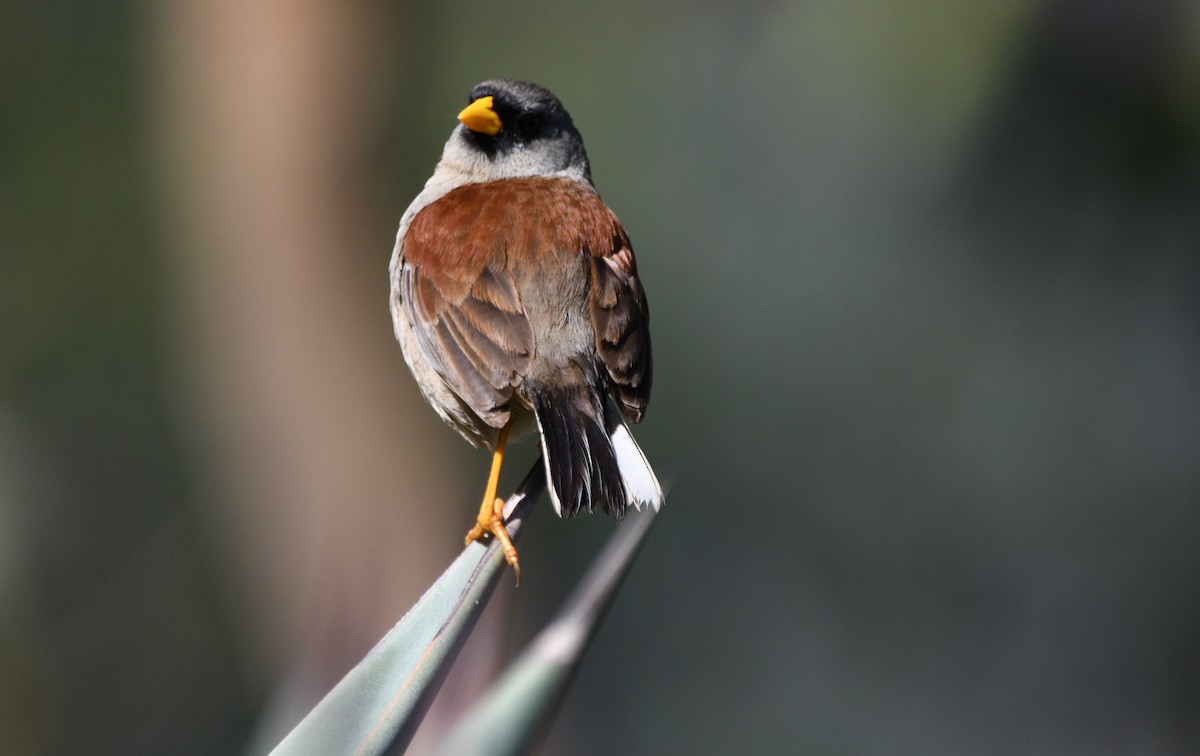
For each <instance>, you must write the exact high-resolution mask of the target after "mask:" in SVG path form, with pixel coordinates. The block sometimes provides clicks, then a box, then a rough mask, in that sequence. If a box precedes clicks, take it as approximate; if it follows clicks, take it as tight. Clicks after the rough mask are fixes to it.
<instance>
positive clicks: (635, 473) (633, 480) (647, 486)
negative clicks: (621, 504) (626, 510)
mask: <svg viewBox="0 0 1200 756" xmlns="http://www.w3.org/2000/svg"><path fill="white" fill-rule="evenodd" d="M609 401H612V400H611V399H609ZM610 438H612V443H613V450H614V451H616V453H617V467H619V468H620V469H621V479H622V480H623V481H624V482H625V492H626V494H627V496H628V498H629V503H630V504H632V505H633V506H634V507H636V508H637V509H641V508H642V505H643V504H649V505H650V506H652V507H654V511H655V512H657V511H658V509H659V507H661V506H662V503H663V492H662V486H660V485H659V484H658V478H656V477H655V476H654V470H653V468H651V467H650V463H649V462H647V461H646V455H645V454H643V453H642V449H641V447H640V446H638V445H637V442H636V441H634V440H633V434H632V433H630V432H629V427H628V426H626V425H625V422H624V421H622V422H621V423H620V424H619V425H617V427H616V428H614V429H613V432H612V434H611V436H610Z"/></svg>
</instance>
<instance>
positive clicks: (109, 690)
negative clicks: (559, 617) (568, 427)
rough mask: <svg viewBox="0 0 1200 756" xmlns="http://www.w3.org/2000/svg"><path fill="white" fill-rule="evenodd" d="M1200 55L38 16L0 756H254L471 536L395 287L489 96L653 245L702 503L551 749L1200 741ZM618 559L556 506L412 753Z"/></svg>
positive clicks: (861, 27) (358, 7) (875, 31)
mask: <svg viewBox="0 0 1200 756" xmlns="http://www.w3.org/2000/svg"><path fill="white" fill-rule="evenodd" d="M1197 51H1200V4H1198V3H1194V2H1160V3H1149V4H1147V3H1137V2H1132V1H1130V2H1113V1H1104V0H1100V1H1097V2H1085V1H1084V0H1059V1H1057V2H1051V1H1046V2H1015V1H1014V2H998V3H984V4H962V3H955V2H950V1H949V0H937V1H934V0H927V1H925V2H919V3H906V4H902V5H899V4H892V3H883V2H861V3H841V4H833V3H825V4H819V3H799V2H773V3H761V4H757V5H749V6H747V5H746V4H744V3H733V2H727V3H721V2H707V3H700V4H695V5H690V6H682V5H679V4H667V3H655V2H638V3H632V2H628V3H619V4H616V5H607V6H603V7H600V6H595V7H579V8H576V7H569V6H566V5H564V4H561V3H551V2H536V1H530V2H516V3H505V4H496V3H402V4H395V5H384V4H378V3H363V2H343V3H333V2H318V1H317V0H301V2H294V3H283V2H279V1H278V0H259V1H257V2H251V3H243V2H234V0H202V1H199V2H191V3H185V2H182V1H181V0H171V1H169V2H166V3H128V2H119V1H118V2H112V3H104V4H100V3H86V2H82V1H81V0H57V2H51V3H35V2H30V1H29V0H17V1H16V2H9V3H7V4H6V5H5V6H4V8H3V10H0V318H2V322H4V323H5V324H7V327H6V328H4V330H3V334H2V335H0V752H2V753H6V754H7V753H13V754H18V753H19V754H26V753H29V754H41V753H46V754H59V753H62V754H67V753H81V752H86V753H101V754H106V753H112V754H162V753H181V754H224V753H236V752H250V753H255V752H258V751H259V750H261V748H262V747H263V745H264V744H267V745H269V744H270V743H273V742H274V739H276V738H277V737H278V736H279V734H280V732H281V731H286V729H287V728H288V727H289V726H290V724H291V723H292V722H294V720H295V718H296V717H298V716H300V715H301V714H302V713H303V711H304V710H306V708H307V707H308V706H311V704H312V703H313V702H314V701H315V699H316V698H319V697H320V695H321V694H322V693H323V692H324V691H325V690H327V689H328V688H329V686H330V685H332V684H333V682H335V681H336V680H337V679H338V678H339V677H340V676H341V675H342V674H343V673H344V672H345V671H346V669H348V668H349V666H351V665H352V664H353V663H354V661H355V660H356V659H357V658H359V657H360V656H361V655H362V654H363V653H364V652H365V651H366V650H367V649H369V648H370V646H371V645H372V644H373V643H374V642H375V640H376V639H377V638H378V637H379V636H380V635H381V634H382V633H383V632H384V631H385V630H386V629H387V628H388V627H389V626H391V624H392V623H394V622H395V621H396V620H397V619H398V618H399V617H400V616H401V615H402V614H403V612H404V611H405V610H406V609H407V608H408V607H409V606H410V605H411V603H412V602H413V601H414V600H415V599H416V598H417V597H418V596H419V595H420V593H421V591H422V590H423V588H424V587H425V586H427V585H428V584H429V582H430V581H432V579H433V578H434V577H435V576H436V575H437V574H438V573H439V572H440V571H441V570H442V569H443V568H444V567H445V565H447V564H448V563H449V562H450V560H451V559H453V557H454V556H455V555H456V554H457V553H458V551H459V548H460V545H461V541H460V539H461V535H462V533H463V532H464V531H465V528H466V527H467V525H469V524H470V521H471V517H472V514H473V511H474V508H475V506H476V504H477V498H478V495H479V489H480V487H481V486H482V483H483V478H484V476H485V474H486V466H487V459H486V456H485V455H484V454H482V453H481V452H478V451H476V450H473V449H471V448H469V447H468V446H467V445H466V444H465V443H463V442H462V441H461V440H460V439H458V437H457V436H456V435H455V434H454V433H453V432H452V431H450V430H449V429H447V428H445V427H443V426H442V425H441V423H440V421H438V420H437V418H436V416H434V414H433V412H432V411H431V410H429V409H428V408H427V407H426V406H425V405H424V403H423V402H422V401H421V399H420V397H419V395H418V394H417V392H416V389H415V385H414V384H413V382H412V379H411V378H410V376H409V375H408V372H407V369H406V367H405V366H404V363H403V360H402V358H401V356H400V352H399V349H398V347H396V346H395V344H394V342H393V340H392V336H391V324H390V321H389V318H388V313H387V307H386V296H387V277H386V268H387V261H388V257H389V255H390V252H391V247H392V242H393V236H394V233H395V228H396V225H397V223H398V221H399V218H400V214H401V212H402V211H403V209H404V207H405V206H406V205H407V204H408V202H409V200H410V199H411V198H412V197H413V196H414V195H415V194H416V192H417V191H418V190H419V188H420V186H421V184H422V183H423V181H424V180H425V178H426V177H427V176H428V174H429V173H430V171H431V170H432V167H433V165H434V163H435V162H436V160H437V157H438V155H439V154H440V150H441V146H442V143H443V142H444V141H445V138H446V136H447V134H448V133H449V130H450V129H451V128H452V127H453V125H454V123H455V122H454V114H455V113H457V112H458V110H459V109H460V108H461V107H462V106H463V105H464V104H465V103H466V97H467V93H468V92H469V90H470V88H471V86H472V85H474V84H475V83H476V82H478V81H480V80H482V79H485V78H490V77H494V76H511V77H519V78H528V79H532V80H535V81H537V82H539V83H541V84H544V85H546V86H548V87H550V88H551V89H552V90H554V91H555V92H556V93H557V94H558V95H559V96H560V97H561V98H562V99H563V100H564V102H565V103H566V105H567V106H568V108H569V109H570V110H571V112H572V114H573V116H574V118H575V121H576V123H577V125H578V126H579V128H580V130H581V131H582V133H583V135H584V137H585V140H586V142H587V146H588V149H589V153H590V155H591V158H592V162H593V173H594V177H595V180H596V183H597V185H598V187H599V189H600V191H601V193H602V194H603V195H604V197H605V199H606V200H607V201H608V203H609V204H610V205H611V206H612V207H613V208H614V209H615V210H616V211H617V213H618V215H620V216H621V218H622V219H623V221H624V222H625V225H626V227H627V229H628V230H629V232H630V234H631V236H632V238H633V240H634V245H635V248H636V249H637V252H638V255H639V267H640V270H641V273H642V277H643V280H644V282H645V284H646V287H647V291H648V295H649V297H650V300H651V303H652V311H653V328H654V336H655V360H656V376H655V395H654V401H653V402H652V404H651V409H650V412H649V415H648V419H647V422H646V423H645V424H644V425H643V426H642V427H641V428H640V429H639V431H638V437H639V439H640V440H641V442H642V444H643V446H644V448H645V449H646V451H647V453H648V454H649V455H650V456H651V459H652V460H653V462H654V465H655V467H656V469H657V470H658V471H659V473H660V476H661V477H662V478H664V481H666V482H669V483H670V484H672V486H673V487H672V493H671V499H670V501H669V506H668V508H667V509H666V510H664V516H663V518H662V519H661V521H660V522H659V524H658V526H657V528H656V531H655V532H654V533H653V535H652V537H651V539H650V541H649V543H648V544H647V548H646V549H645V551H644V552H643V554H642V556H641V558H640V560H639V563H638V565H637V566H636V568H635V571H634V573H633V574H632V575H631V577H630V580H629V581H628V583H627V585H626V588H625V591H624V592H623V594H622V596H621V597H620V599H619V601H618V604H617V606H616V608H615V610H614V611H613V613H612V614H611V615H610V617H609V618H608V620H607V623H606V625H605V626H604V628H603V629H602V632H601V635H600V637H599V639H598V641H597V645H596V647H595V648H594V649H593V653H592V654H591V655H590V656H589V658H588V660H587V661H586V662H585V665H584V667H583V669H582V671H581V673H580V675H579V678H578V679H577V681H576V685H575V687H574V689H573V691H572V693H571V695H570V698H569V699H568V701H567V704H566V706H565V708H564V710H563V711H562V713H561V716H560V718H559V720H558V723H557V724H556V727H555V729H554V731H553V732H552V734H551V736H550V740H549V741H548V742H547V743H546V744H545V748H544V750H545V752H547V753H571V754H607V753H656V754H661V753H681V754H682V753H734V752H736V753H796V752H812V753H831V752H837V753H891V754H895V753H913V754H926V753H997V752H999V753H1032V754H1035V753H1055V754H1061V753H1098V752H1137V753H1147V754H1172V753H1192V752H1195V750H1196V749H1197V748H1198V747H1200V724H1198V722H1200V720H1198V719H1197V718H1196V716H1195V712H1196V711H1197V710H1198V709H1200V548H1197V535H1198V534H1200V463H1198V461H1200V296H1198V294H1197V292H1200V211H1198V210H1197V208H1200V98H1198V97H1197V92H1198V91H1200V53H1198V52H1197ZM533 458H534V455H533V451H532V449H529V448H526V449H525V450H524V451H523V452H522V455H521V456H519V457H517V459H516V460H515V461H513V462H512V463H510V467H509V470H508V473H507V478H508V479H509V480H510V485H511V482H515V481H516V480H517V479H519V477H520V475H521V474H523V473H524V472H525V469H526V468H527V467H528V466H529V465H530V464H531V463H532V461H533ZM612 527H613V526H612V523H611V522H610V521H607V520H604V519H602V518H600V517H594V518H588V519H583V520H578V521H571V522H561V521H558V520H557V519H556V518H554V517H553V516H552V514H551V513H550V511H549V508H548V507H546V508H544V509H542V510H541V511H540V512H539V514H538V516H537V517H536V518H535V519H534V520H533V522H532V523H531V528H530V530H529V531H528V532H527V534H526V536H525V538H524V539H523V541H522V564H523V566H524V568H525V572H526V576H527V580H526V582H525V584H524V585H523V586H522V587H521V589H520V590H519V591H515V592H514V591H513V590H512V589H511V588H509V587H507V585H506V586H504V587H503V588H502V589H501V592H500V595H499V599H500V600H499V602H498V604H497V608H496V611H494V612H493V613H492V616H490V617H489V618H488V620H487V622H488V625H487V627H486V631H485V632H483V633H481V634H479V639H478V640H477V641H476V642H475V644H474V647H473V648H471V649H470V650H469V652H468V653H469V660H468V661H469V663H468V664H465V665H462V666H463V669H462V671H461V672H460V673H459V674H457V675H456V678H455V679H453V680H451V681H450V682H449V683H448V685H449V689H448V691H447V692H448V696H447V704H446V705H445V706H443V708H442V710H441V711H439V712H435V713H434V714H433V716H432V718H431V721H430V722H429V726H428V728H427V731H426V732H425V733H424V735H423V737H424V740H423V741H421V742H419V743H418V747H420V746H421V744H422V743H424V744H426V745H427V744H428V742H429V741H430V739H431V738H433V737H435V736H436V732H437V729H438V727H440V726H441V724H442V723H443V722H444V721H445V720H446V718H448V717H452V716H453V712H454V709H455V708H456V707H457V706H459V705H461V702H462V701H464V700H466V699H468V698H469V697H470V696H471V695H472V691H473V690H474V689H475V688H476V687H477V685H478V684H479V682H480V681H482V680H484V679H486V677H487V676H488V675H489V674H490V671H491V670H492V669H493V668H494V666H495V665H496V664H498V663H501V662H502V661H503V660H504V659H506V658H508V657H509V656H510V655H511V654H512V653H514V652H515V651H516V650H517V649H519V648H520V647H521V645H522V644H523V643H524V641H525V640H527V639H528V638H529V637H530V635H531V634H532V633H533V632H534V631H535V630H536V627H537V626H538V625H539V624H540V623H541V622H543V621H544V620H545V618H546V617H547V616H548V615H549V614H550V613H551V612H552V611H553V608H554V606H555V605H556V604H557V602H558V601H560V600H561V599H562V597H563V596H564V595H565V593H566V592H567V591H568V590H569V588H570V585H571V583H572V581H573V580H574V579H575V578H576V577H577V576H578V575H579V574H580V572H581V571H582V570H583V569H584V568H585V566H586V564H587V562H588V561H589V559H590V558H591V556H592V555H593V554H594V553H595V552H596V550H597V548H598V547H599V545H600V544H601V543H602V541H603V540H604V538H605V537H606V536H607V534H608V533H609V532H611V529H612Z"/></svg>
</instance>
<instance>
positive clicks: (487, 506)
mask: <svg viewBox="0 0 1200 756" xmlns="http://www.w3.org/2000/svg"><path fill="white" fill-rule="evenodd" d="M508 429H509V426H508V425H505V426H504V427H503V428H501V429H500V438H499V439H497V441H496V451H495V452H493V453H492V472H491V474H490V475H489V476H488V482H487V488H486V489H484V492H483V504H481V505H480V506H479V517H478V519H477V521H476V522H475V527H473V528H471V530H470V532H468V533H467V538H466V542H467V543H471V541H482V540H483V539H484V538H485V537H486V536H487V535H489V534H490V535H492V536H495V537H496V538H497V539H498V540H499V541H500V543H501V545H503V547H504V558H505V560H507V561H508V563H509V564H511V565H512V568H513V572H515V573H517V585H520V584H521V564H520V563H519V562H518V561H517V547H516V546H513V542H512V539H511V538H509V537H508V530H506V529H505V527H504V499H501V498H500V497H498V496H496V489H497V488H498V487H499V485H500V465H501V464H503V462H504V445H505V444H506V443H507V442H508Z"/></svg>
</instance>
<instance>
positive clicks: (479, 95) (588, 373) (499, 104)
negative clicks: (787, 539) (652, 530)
mask: <svg viewBox="0 0 1200 756" xmlns="http://www.w3.org/2000/svg"><path fill="white" fill-rule="evenodd" d="M469 102H470V104H469V105H467V107H466V108H465V109H464V110H463V111H462V112H461V113H459V114H458V120H459V121H460V122H461V123H460V125H458V126H456V127H455V129H454V131H453V132H452V133H451V134H450V139H449V140H448V141H447V142H446V146H445V149H444V150H443V152H442V159H441V161H440V162H438V164H437V167H436V168H435V169H434V172H433V176H432V177H431V178H430V179H429V181H428V182H426V184H425V188H424V189H423V190H422V191H421V193H420V194H418V195H417V198H416V199H415V200H413V202H412V204H411V205H409V207H408V210H407V211H405V213H404V216H403V218H402V219H401V221H400V230H399V232H398V233H397V235H396V247H395V250H394V251H393V253H392V260H391V266H390V269H389V272H390V277H391V312H392V323H393V326H394V328H395V331H396V338H397V339H398V340H399V342H400V346H401V348H402V349H403V352H404V357H405V360H406V361H407V362H408V366H409V368H410V369H411V370H412V373H413V376H414V377H415V378H416V381H417V385H418V386H420V389H421V393H422V394H424V396H425V398H426V400H428V401H429V403H430V404H431V405H432V406H433V408H434V409H435V410H436V411H437V413H438V414H439V415H441V417H442V419H443V420H445V421H446V422H447V423H448V424H449V425H450V426H451V427H453V428H454V429H455V430H457V431H458V432H459V433H461V434H462V435H463V436H464V437H465V438H466V439H467V440H468V441H470V442H471V443H472V444H475V445H476V446H480V447H484V448H487V449H490V450H493V456H492V469H491V474H490V476H489V478H488V482H487V487H486V489H485V492H484V496H483V503H482V505H481V506H480V509H479V517H478V521H477V523H476V525H475V527H473V528H472V529H471V531H470V532H469V533H468V534H467V543H470V542H471V541H472V540H482V539H484V538H485V537H486V536H487V535H488V534H491V535H492V536H494V537H496V538H497V539H499V540H500V541H501V542H502V544H503V546H504V553H505V557H506V559H507V560H508V563H509V564H511V565H512V566H513V569H514V570H515V571H516V574H517V581H518V582H520V577H521V571H520V564H519V562H518V560H517V551H516V549H515V548H514V547H513V545H512V541H511V540H510V539H509V537H508V532H507V531H506V530H505V528H504V520H503V515H502V507H503V504H504V500H503V499H501V498H498V497H497V496H496V487H497V484H498V480H499V475H500V467H501V463H502V461H503V458H504V447H505V444H506V442H507V441H508V440H509V438H510V437H511V438H516V437H517V436H519V435H521V434H522V433H524V432H527V431H530V430H533V429H534V428H536V429H537V432H538V435H539V437H540V440H541V447H542V459H543V461H544V464H545V467H546V481H547V487H548V490H549V494H550V500H551V502H552V503H553V505H554V509H555V511H557V512H558V514H559V515H560V516H564V517H570V516H572V515H575V514H578V513H580V512H591V511H592V510H593V509H600V510H601V511H603V512H607V513H608V514H610V515H612V516H614V517H617V518H620V517H621V515H622V514H623V513H624V512H625V509H626V508H627V507H628V506H630V505H633V506H634V507H637V508H639V509H640V508H641V507H642V506H643V505H650V506H653V507H654V508H655V509H657V508H658V507H659V506H660V505H661V504H662V500H663V494H662V488H661V487H660V486H659V483H658V479H657V478H656V477H655V475H654V471H653V470H652V469H651V467H650V464H649V463H648V462H647V461H646V457H645V455H644V454H643V453H642V450H641V449H640V448H639V447H638V445H637V443H636V442H635V441H634V440H633V436H632V435H631V434H630V432H629V428H628V426H627V425H626V421H628V422H630V423H638V422H641V420H642V417H643V415H644V414H645V412H646V405H647V404H648V403H649V401H650V378H651V361H650V330H649V322H650V313H649V310H648V309H647V305H646V296H645V293H644V292H643V291H642V284H641V282H640V281H639V280H638V276H637V265H636V264H635V263H634V259H633V249H632V247H631V246H630V244H629V237H628V236H627V235H626V233H625V230H624V228H622V227H621V223H620V221H618V220H617V217H616V215H614V214H613V212H612V211H611V210H609V208H608V207H607V206H606V205H605V204H604V202H603V201H601V199H600V196H599V195H598V194H597V193H596V189H595V187H594V186H593V185H592V177H591V167H590V165H589V163H588V158H587V153H586V152H585V151H584V149H583V138H582V137H580V135H579V132H578V131H576V129H575V125H574V124H573V123H572V122H571V116H570V115H569V114H568V113H567V111H566V109H565V108H564V107H563V105H562V103H561V102H559V100H558V98H557V97H555V96H554V95H553V94H551V93H550V92H549V91H547V90H546V89H544V88H542V87H539V86H537V85H536V84H531V83H529V82H524V81H514V80H508V79H495V80H491V81H485V82H483V83H482V84H479V85H478V86H476V87H475V88H474V89H473V90H472V91H471V95H470V98H469Z"/></svg>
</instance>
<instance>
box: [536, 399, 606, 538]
mask: <svg viewBox="0 0 1200 756" xmlns="http://www.w3.org/2000/svg"><path fill="white" fill-rule="evenodd" d="M529 397H530V399H531V400H532V402H533V409H534V412H536V413H537V421H538V426H539V428H540V429H541V436H542V454H543V455H544V456H545V458H546V468H547V472H548V473H549V474H548V475H547V482H548V483H549V486H550V495H551V499H552V500H553V501H554V502H555V507H556V508H557V509H558V512H559V514H560V515H562V516H563V517H573V516H575V515H577V514H579V513H580V512H591V511H592V510H593V509H599V510H600V511H602V512H605V513H606V514H610V515H612V516H613V517H615V518H617V519H618V520H619V519H621V516H622V515H623V514H625V507H626V503H627V497H626V493H625V483H624V481H622V479H621V470H620V468H619V467H618V466H617V455H616V452H614V451H613V445H612V440H611V439H610V438H609V432H608V428H607V422H606V418H605V412H604V400H603V398H602V397H601V396H600V394H599V392H598V391H597V390H596V389H594V388H592V387H591V386H570V387H567V388H554V389H547V388H540V387H539V388H537V389H534V390H531V391H530V392H529Z"/></svg>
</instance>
